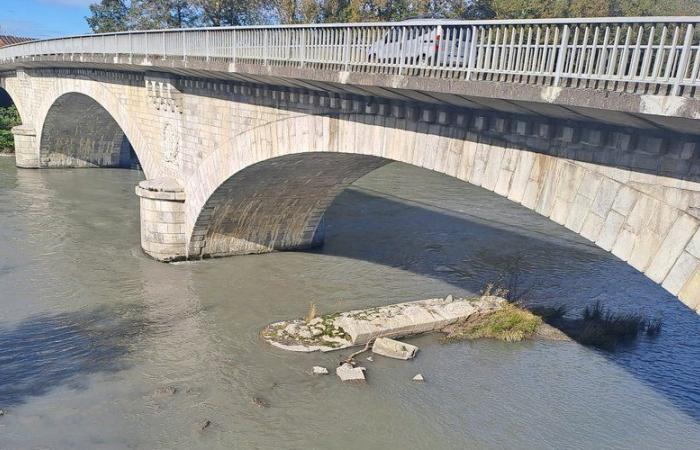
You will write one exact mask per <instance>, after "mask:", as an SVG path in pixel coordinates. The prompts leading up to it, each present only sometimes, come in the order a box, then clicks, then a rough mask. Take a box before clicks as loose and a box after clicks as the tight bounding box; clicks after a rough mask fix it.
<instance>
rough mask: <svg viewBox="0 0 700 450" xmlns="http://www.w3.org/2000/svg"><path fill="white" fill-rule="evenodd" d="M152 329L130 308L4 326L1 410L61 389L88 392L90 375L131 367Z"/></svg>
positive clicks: (138, 311)
mask: <svg viewBox="0 0 700 450" xmlns="http://www.w3.org/2000/svg"><path fill="white" fill-rule="evenodd" d="M148 325H149V324H148V323H147V322H146V321H145V320H144V319H143V314H142V313H141V309H140V308H138V307H136V306H134V305H130V306H129V308H125V309H121V308H107V307H99V308H93V309H90V310H84V311H76V312H68V313H58V314H41V315H35V316H30V317H28V318H26V319H24V320H22V321H21V322H19V323H18V324H15V325H12V326H6V327H0V407H3V408H7V407H12V406H16V405H20V404H22V403H24V402H26V401H27V400H28V398H29V397H32V396H39V395H43V394H46V393H48V392H49V391H51V390H52V389H54V388H56V387H59V386H68V387H70V388H71V389H85V388H87V384H86V383H87V379H86V377H87V376H88V375H90V374H95V373H113V372H117V371H120V370H122V369H125V368H126V367H127V363H126V362H125V358H124V357H125V356H126V355H127V354H128V353H129V352H130V351H131V347H132V346H133V345H134V342H137V339H136V338H138V337H140V336H142V335H143V334H144V332H147V331H148Z"/></svg>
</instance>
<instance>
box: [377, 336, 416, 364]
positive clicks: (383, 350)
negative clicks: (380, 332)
mask: <svg viewBox="0 0 700 450" xmlns="http://www.w3.org/2000/svg"><path fill="white" fill-rule="evenodd" d="M417 352H418V347H416V346H415V345H411V344H406V343H403V342H400V341H396V340H394V339H389V338H377V340H375V341H374V345H372V353H376V354H377V355H382V356H386V357H388V358H395V359H413V358H414V357H415V356H416V353H417Z"/></svg>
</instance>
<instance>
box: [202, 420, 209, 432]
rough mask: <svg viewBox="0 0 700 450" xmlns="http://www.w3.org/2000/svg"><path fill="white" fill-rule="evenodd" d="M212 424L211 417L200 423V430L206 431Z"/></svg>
mask: <svg viewBox="0 0 700 450" xmlns="http://www.w3.org/2000/svg"><path fill="white" fill-rule="evenodd" d="M210 426H211V421H210V420H209V419H205V420H204V421H202V422H200V423H199V431H204V430H206V429H207V428H209V427H210Z"/></svg>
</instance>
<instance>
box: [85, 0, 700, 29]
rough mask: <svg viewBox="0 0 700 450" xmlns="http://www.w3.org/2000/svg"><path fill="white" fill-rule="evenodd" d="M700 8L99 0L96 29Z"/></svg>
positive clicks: (684, 0) (475, 1)
mask: <svg viewBox="0 0 700 450" xmlns="http://www.w3.org/2000/svg"><path fill="white" fill-rule="evenodd" d="M697 14H700V2H699V1H698V0H99V1H96V3H94V4H92V5H90V16H89V17H86V20H87V22H88V24H89V25H90V28H91V29H92V30H93V31H94V32H96V33H105V32H111V31H124V30H142V29H154V28H181V27H189V26H226V25H248V24H274V23H314V22H375V21H398V20H404V19H407V18H410V17H429V18H450V19H531V18H547V17H601V16H650V15H653V16H671V15H697Z"/></svg>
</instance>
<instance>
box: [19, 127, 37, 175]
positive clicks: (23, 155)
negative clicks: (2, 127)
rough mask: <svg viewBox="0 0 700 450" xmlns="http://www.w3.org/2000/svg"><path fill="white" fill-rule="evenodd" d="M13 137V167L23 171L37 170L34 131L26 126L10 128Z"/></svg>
mask: <svg viewBox="0 0 700 450" xmlns="http://www.w3.org/2000/svg"><path fill="white" fill-rule="evenodd" d="M12 134H13V135H14V137H15V165H16V166H17V167H22V168H24V169H37V168H39V152H38V149H37V145H36V131H35V130H34V128H33V127H31V126H27V125H17V126H16V127H14V128H12Z"/></svg>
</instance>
